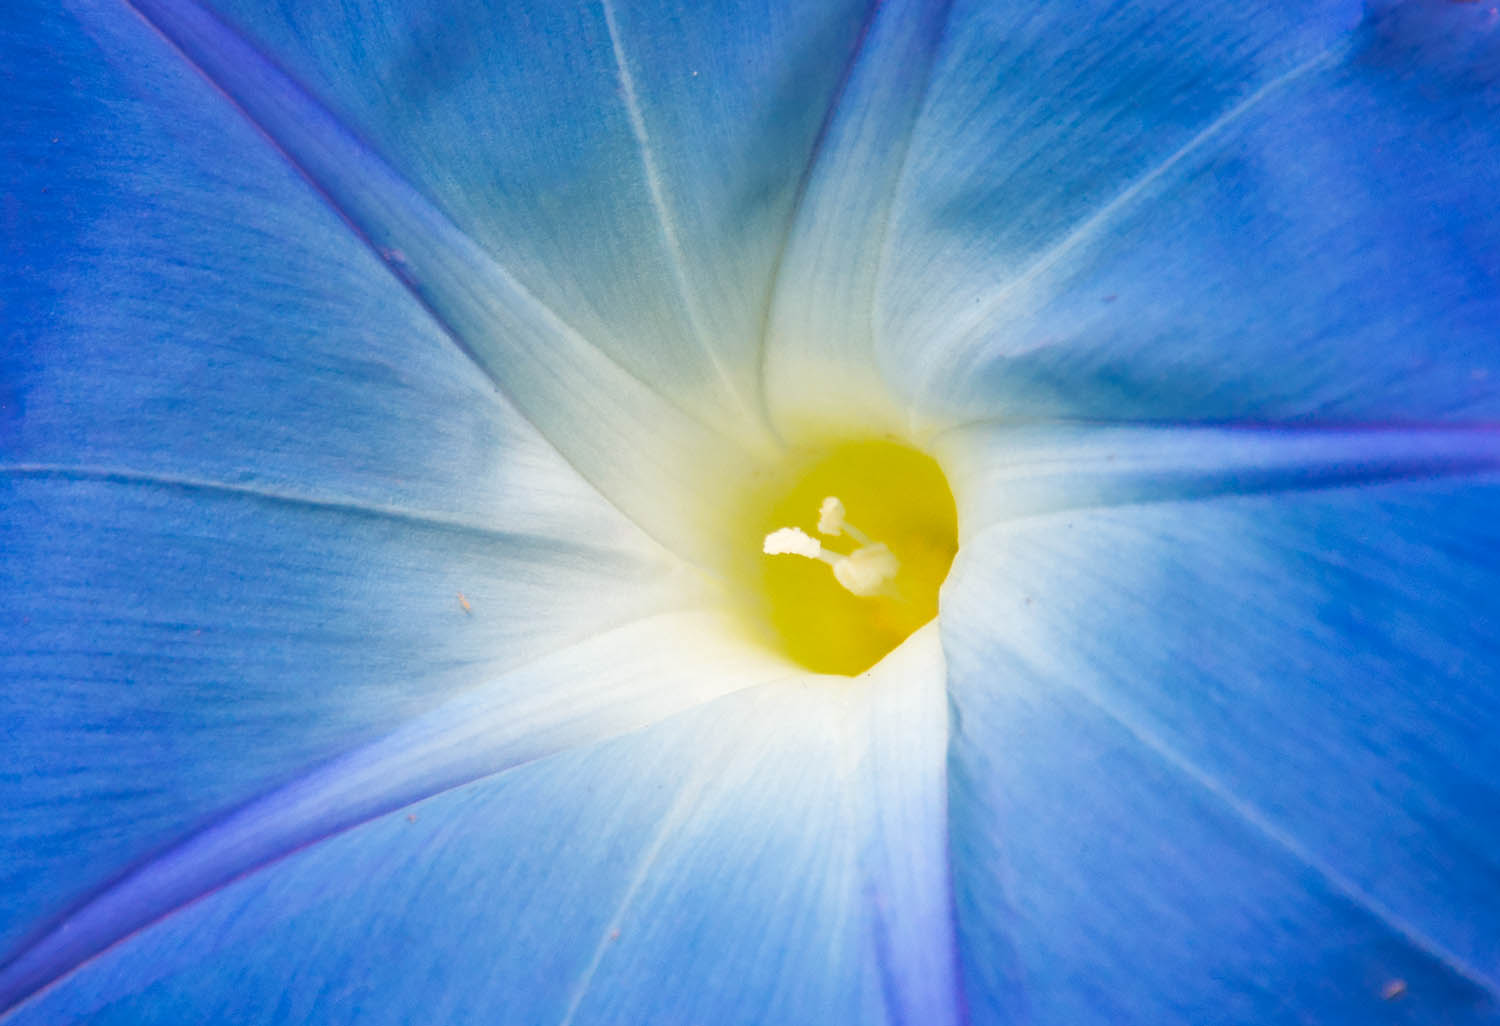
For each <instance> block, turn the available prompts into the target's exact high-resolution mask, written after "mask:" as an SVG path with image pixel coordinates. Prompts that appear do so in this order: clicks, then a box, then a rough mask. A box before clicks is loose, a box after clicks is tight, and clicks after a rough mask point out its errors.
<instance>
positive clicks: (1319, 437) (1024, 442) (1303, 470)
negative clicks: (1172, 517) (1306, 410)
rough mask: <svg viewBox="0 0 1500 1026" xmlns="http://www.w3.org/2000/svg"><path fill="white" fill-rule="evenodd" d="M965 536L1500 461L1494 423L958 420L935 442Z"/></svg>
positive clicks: (1455, 471) (1496, 466) (1486, 468)
mask: <svg viewBox="0 0 1500 1026" xmlns="http://www.w3.org/2000/svg"><path fill="white" fill-rule="evenodd" d="M933 445H934V448H935V450H936V452H937V453H938V454H939V456H940V458H941V459H942V461H943V464H944V466H945V467H947V468H948V469H949V473H950V479H951V480H952V481H953V482H954V486H955V497H956V498H957V500H958V503H959V524H960V528H961V531H962V534H963V539H964V543H965V544H968V542H969V541H970V540H972V538H973V537H974V536H975V535H976V534H978V533H979V532H980V531H983V530H985V529H986V528H988V527H992V526H994V525H996V524H1000V523H1004V522H1006V521H1011V520H1018V519H1021V518H1024V517H1033V516H1044V515H1047V514H1052V513H1059V512H1066V511H1069V510H1078V509H1089V508H1095V507H1101V506H1127V505H1138V504H1142V503H1151V502H1173V501H1180V500H1184V499H1196V498H1207V497H1211V496H1216V495H1250V494H1265V493H1273V492H1288V491H1311V490H1315V489H1322V488H1337V487H1348V486H1352V485H1361V484H1376V483H1379V482H1382V481H1394V480H1405V479H1412V478H1431V477H1446V476H1453V475H1462V474H1476V473H1486V472H1493V471H1497V470H1500V425H1487V424H1481V425H1472V426H1459V427H1357V426H1351V427H1306V426H1304V427H1298V426H1205V425H1178V424H1162V425H1145V424H1133V425H1132V424H1113V425H1111V424H1088V423H1082V424H1081V423H1070V422H1059V423H1052V424H1045V423H1044V424H1036V425H1028V426H1015V425H1005V424H998V423H997V424H983V425H975V426H970V427H964V428H957V429H954V430H951V431H948V432H946V433H944V434H942V435H939V436H937V437H936V439H934V441H933Z"/></svg>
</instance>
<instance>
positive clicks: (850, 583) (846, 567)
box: [833, 542, 901, 598]
mask: <svg viewBox="0 0 1500 1026" xmlns="http://www.w3.org/2000/svg"><path fill="white" fill-rule="evenodd" d="M900 570H901V564H900V562H898V561H897V559H896V557H895V556H894V555H892V553H891V550H890V549H888V548H886V547H885V545H884V544H882V543H880V542H876V543H875V544H874V545H866V546H865V547H863V548H860V549H855V550H854V552H853V553H852V554H850V555H848V556H846V557H844V558H843V559H841V560H839V561H838V562H837V563H835V564H833V576H834V577H836V578H838V582H839V583H840V584H842V585H843V586H844V587H845V589H847V590H848V591H851V592H853V593H854V594H856V595H858V596H859V597H860V598H869V597H871V596H872V595H878V594H879V593H880V592H881V591H882V590H883V589H884V588H885V586H886V584H887V583H888V582H889V581H890V580H891V578H893V577H895V576H896V574H897V573H898V572H899V571H900Z"/></svg>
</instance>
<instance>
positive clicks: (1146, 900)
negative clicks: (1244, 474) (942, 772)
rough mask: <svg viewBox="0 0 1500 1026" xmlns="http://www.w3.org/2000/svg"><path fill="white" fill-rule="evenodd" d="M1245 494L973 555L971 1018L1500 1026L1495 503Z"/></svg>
mask: <svg viewBox="0 0 1500 1026" xmlns="http://www.w3.org/2000/svg"><path fill="white" fill-rule="evenodd" d="M1228 491H1229V492H1230V493H1231V494H1221V495H1220V497H1218V498H1213V499H1206V500H1202V501H1197V502H1185V503H1184V502H1174V501H1156V500H1160V499H1162V498H1165V497H1166V496H1163V495H1161V494H1158V495H1157V496H1156V497H1155V500H1153V501H1150V502H1149V503H1148V504H1145V505H1123V506H1110V505H1105V506H1103V507H1099V506H1097V505H1095V504H1094V503H1084V504H1082V505H1083V506H1084V507H1088V506H1093V507H1094V508H1075V509H1073V510H1072V511H1067V507H1065V506H1064V507H1060V508H1061V509H1062V511H1060V512H1055V513H1052V514H1050V515H1038V516H1032V517H1028V518H1024V519H1020V520H1012V521H1009V522H1004V523H1001V524H999V525H998V526H995V527H992V528H991V529H990V530H988V531H986V532H983V533H981V534H980V535H979V536H978V537H977V538H972V539H970V541H969V542H968V544H966V546H965V548H964V550H963V551H962V553H961V554H960V557H959V561H958V563H957V564H956V566H955V569H954V576H953V578H952V579H951V580H950V582H949V584H948V586H947V589H946V591H945V595H944V602H945V605H944V613H943V634H944V643H945V649H946V651H947V654H948V658H949V664H950V672H951V679H950V687H951V692H952V697H953V704H954V715H955V726H954V735H953V754H952V760H951V764H950V765H951V772H952V774H953V783H954V790H953V796H952V803H951V806H950V814H951V816H952V820H953V823H952V830H953V834H954V837H955V845H956V847H955V854H954V857H955V876H956V883H955V889H956V894H957V899H958V908H959V923H960V926H959V936H960V941H961V943H960V951H961V953H962V956H963V959H964V962H963V967H964V973H965V976H964V979H965V985H966V988H967V993H968V995H969V998H970V1001H971V1004H972V1007H973V1010H974V1013H975V1019H976V1021H978V1022H1008V1021H1013V1020H1014V1018H1015V1017H1017V1016H1025V1017H1028V1018H1029V1019H1030V1021H1035V1022H1039V1023H1059V1024H1067V1026H1082V1024H1087V1023H1094V1022H1098V1023H1112V1022H1120V1021H1142V1022H1154V1023H1176V1022H1182V1023H1197V1022H1204V1021H1214V1022H1243V1023H1257V1024H1267V1023H1281V1022H1318V1023H1339V1022H1372V1021H1375V1022H1413V1023H1432V1022H1454V1023H1467V1022H1493V1021H1496V1019H1497V1018H1500V972H1497V969H1496V966H1500V930H1497V929H1496V926H1495V924H1496V923H1497V922H1500V897H1497V896H1500V861H1497V859H1496V856H1495V852H1496V850H1497V841H1500V835H1497V833H1496V829H1497V827H1496V824H1497V823H1500V789H1497V786H1496V781H1497V780H1500V749H1497V748H1496V746H1495V745H1494V744H1493V743H1492V741H1493V738H1494V737H1495V736H1496V732H1497V731H1500V706H1497V705H1496V701H1495V696H1496V695H1497V694H1500V680H1497V678H1496V667H1497V666H1500V648H1497V644H1496V639H1497V638H1500V630H1497V615H1500V607H1497V604H1496V598H1495V596H1496V595H1497V593H1500V591H1497V589H1500V559H1497V556H1496V553H1497V552H1500V534H1497V532H1500V519H1497V518H1496V517H1495V510H1496V509H1497V508H1500V480H1497V479H1496V477H1495V476H1494V475H1493V474H1490V475H1489V476H1482V475H1479V476H1476V474H1475V473H1474V472H1473V471H1472V470H1471V471H1469V472H1468V473H1467V474H1466V475H1465V476H1457V477H1449V478H1439V479H1435V480H1425V481H1393V482H1391V483H1389V484H1384V485H1374V484H1369V485H1366V486H1364V487H1361V488H1358V489H1349V488H1330V489H1327V490H1310V491H1288V492H1283V493H1281V494H1276V495H1269V496H1257V495H1234V494H1232V491H1233V490H1232V489H1230V490H1228ZM1127 501H1128V500H1127ZM1398 991H1399V993H1397V992H1398Z"/></svg>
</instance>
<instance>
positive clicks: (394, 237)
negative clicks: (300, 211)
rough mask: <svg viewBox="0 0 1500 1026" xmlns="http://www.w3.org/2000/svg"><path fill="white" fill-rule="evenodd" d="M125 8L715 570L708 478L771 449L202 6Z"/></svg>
mask: <svg viewBox="0 0 1500 1026" xmlns="http://www.w3.org/2000/svg"><path fill="white" fill-rule="evenodd" d="M130 3H131V7H132V9H133V10H135V11H136V12H137V13H138V14H139V15H140V16H141V17H142V18H143V19H144V20H145V21H146V22H147V24H149V25H150V26H151V27H152V28H154V29H155V30H156V31H157V32H158V33H160V34H161V35H162V36H163V37H164V39H166V41H167V42H168V43H169V44H170V45H171V46H172V47H173V48H174V49H176V50H177V51H178V52H179V53H181V54H182V56H183V58H184V59H185V60H187V61H188V62H189V63H191V64H192V65H193V66H194V67H195V68H197V69H198V70H199V72H200V73H202V74H203V75H204V76H205V77H206V78H208V80H209V81H211V82H212V83H213V84H214V85H215V86H216V87H217V88H218V89H219V90H220V91H221V92H223V93H224V95H225V96H226V97H227V98H228V100H229V101H230V102H231V103H233V104H234V105H235V106H236V107H237V108H238V109H239V110H241V111H242V112H243V113H244V114H245V116H246V117H247V118H249V119H250V120H251V121H252V122H253V123H254V124H255V125H256V126H257V127H258V128H259V129H260V130H261V131H262V132H263V133H264V134H265V136H266V137H267V139H268V140H269V141H270V143H271V144H272V145H274V146H275V147H276V148H277V149H279V150H280V151H281V152H282V153H283V154H284V155H285V156H286V158H287V159H288V160H289V161H290V162H291V163H292V164H293V166H295V167H296V168H297V169H298V170H299V172H301V173H302V174H303V175H304V176H305V177H306V178H307V179H308V181H309V182H310V184H311V185H312V186H313V188H315V189H317V190H318V191H319V192H320V193H322V194H323V195H324V197H325V198H326V199H327V201H328V202H329V203H330V204H331V205H332V207H333V208H334V210H335V211H337V212H338V214H339V215H340V216H341V217H342V218H343V219H344V220H345V221H346V222H347V223H348V224H349V226H350V228H351V229H352V230H353V231H355V232H356V233H357V234H358V235H359V236H360V237H361V238H362V239H364V241H365V242H366V243H367V244H368V245H369V246H371V247H372V248H373V249H374V250H375V252H376V253H377V255H379V256H380V258H381V259H382V261H383V262H384V263H385V265H386V266H387V267H388V268H389V269H390V270H391V272H392V273H393V274H395V275H396V276H397V277H398V278H399V279H400V280H401V281H402V283H403V284H404V285H406V287H407V288H408V289H409V290H410V291H411V292H412V294H413V295H414V296H415V297H416V298H417V299H418V300H419V301H420V302H421V303H422V304H423V305H424V306H425V307H426V308H427V309H428V310H429V312H430V313H431V314H432V315H433V317H434V318H435V319H436V320H437V321H438V322H439V323H440V324H441V325H442V327H443V328H444V330H445V332H446V333H447V334H448V335H449V337H450V338H452V339H453V341H454V343H455V344H456V345H458V346H460V347H461V348H462V349H463V350H464V351H465V352H466V354H467V355H469V357H470V358H471V359H473V360H474V362H475V363H476V364H478V365H479V367H480V368H481V369H482V370H483V371H484V372H485V373H486V375H488V376H489V377H490V379H491V380H492V381H494V382H495V384H496V386H497V387H498V388H499V389H500V391H501V392H503V393H504V394H505V396H506V397H507V398H508V399H509V400H510V402H511V403H512V404H513V405H514V406H515V407H516V409H517V410H519V411H520V412H521V414H522V415H523V416H524V417H526V419H527V420H529V421H530V422H531V423H532V424H533V425H534V426H535V427H536V428H537V430H538V431H540V432H541V434H542V435H543V437H544V438H546V439H547V441H548V442H549V443H550V444H551V445H552V446H553V447H554V448H555V449H556V450H557V451H558V452H559V453H560V454H561V455H562V456H563V458H564V459H566V460H567V461H568V462H569V463H571V464H572V465H573V466H574V467H575V468H576V469H577V470H578V471H579V473H580V474H582V475H583V476H584V478H585V479H586V480H588V481H589V482H590V483H591V484H593V485H594V487H596V488H598V489H599V491H600V492H601V493H602V494H603V495H604V496H605V497H606V498H608V499H609V500H610V501H611V502H613V503H614V504H615V505H617V506H618V507H619V508H620V509H621V510H622V511H624V512H625V513H626V515H627V516H629V517H630V518H631V519H632V520H634V521H635V522H636V523H637V524H639V525H640V526H641V527H642V528H644V529H645V530H646V531H647V532H648V533H650V534H652V535H653V536H655V537H656V538H657V539H658V540H660V541H663V542H665V543H667V544H669V545H671V546H672V547H673V548H674V549H676V550H678V551H679V552H684V550H685V549H688V550H692V551H691V554H690V556H689V558H693V559H696V560H698V561H700V562H704V563H712V562H713V559H714V556H713V554H714V552H715V551H716V549H717V546H716V545H715V543H714V541H713V540H711V539H713V538H714V534H715V532H714V529H713V526H712V525H713V523H714V518H713V517H712V516H711V515H710V514H709V512H708V511H707V510H704V509H699V508H689V507H693V506H694V505H695V502H694V500H695V499H702V498H704V497H706V496H707V494H708V493H710V492H713V491H714V489H712V488H704V487H702V483H703V479H704V478H705V477H707V476H708V475H711V474H714V473H715V472H716V468H722V467H723V466H724V464H726V463H734V464H738V465H741V466H743V465H745V464H750V465H754V464H755V463H756V462H758V459H759V458H761V457H762V456H764V455H765V454H766V452H768V451H769V450H768V448H767V445H768V443H767V441H766V440H764V439H751V438H748V437H735V438H731V437H728V436H726V435H725V434H723V433H722V432H720V431H718V430H716V429H715V428H714V427H712V426H709V425H705V424H703V423H702V422H701V421H700V420H698V419H697V418H695V417H694V416H692V415H691V414H689V413H687V412H686V411H684V410H683V409H682V408H681V407H680V406H678V405H677V404H676V403H674V402H673V401H672V400H670V399H669V398H667V397H665V396H663V395H661V394H660V393H659V392H657V391H656V390H654V389H652V388H651V387H650V386H649V385H647V384H645V383H644V382H642V381H641V380H640V379H638V378H636V377H635V376H634V375H632V374H631V373H630V372H628V371H627V370H625V369H624V368H623V367H622V366H620V365H619V364H618V363H616V362H615V361H614V360H612V359H611V358H610V357H609V356H608V355H607V354H605V353H604V352H603V351H602V350H601V349H599V348H598V347H596V346H594V345H593V344H591V343H590V342H589V340H587V339H585V338H584V337H583V336H582V335H580V334H579V333H578V332H577V331H576V330H575V329H573V328H572V327H571V326H570V325H569V324H568V322H567V321H566V320H565V319H564V318H562V317H561V316H560V315H559V314H558V313H557V312H556V311H553V310H551V309H550V308H548V307H546V306H545V305H543V304H542V303H541V301H540V300H539V299H538V298H537V297H536V296H535V295H534V294H533V293H532V292H531V291H529V290H528V289H526V288H525V287H524V286H523V285H522V284H521V283H520V282H519V281H517V280H516V279H515V278H514V277H513V276H512V275H511V274H510V273H509V272H507V271H506V270H505V269H504V268H503V267H501V266H499V265H498V264H496V263H495V261H494V260H493V259H492V258H490V257H489V256H488V255H487V254H486V253H485V252H484V251H483V250H482V249H481V248H480V247H479V246H478V245H477V244H476V243H475V242H474V241H473V240H472V239H471V238H469V237H468V236H467V235H465V234H464V233H463V232H462V231H461V230H460V229H459V228H458V227H457V226H456V225H454V224H453V223H452V222H451V221H450V220H448V219H447V218H446V217H445V216H444V215H443V214H442V213H441V212H440V211H439V210H437V209H436V208H435V207H434V206H433V205H432V204H431V203H430V202H429V201H427V200H426V198H425V197H423V196H422V195H421V194H420V193H419V192H418V191H417V190H416V189H415V188H414V187H413V186H412V185H411V184H410V183H409V182H407V181H406V180H405V179H403V178H402V177H400V176H399V175H398V174H397V172H396V171H395V170H394V168H392V167H391V166H390V165H389V164H387V163H386V162H385V161H384V160H383V159H382V158H380V157H379V156H378V155H377V154H375V153H373V152H372V151H371V150H370V149H369V148H368V147H367V146H365V145H364V144H363V143H362V142H361V141H360V140H359V139H358V138H357V137H355V136H354V135H353V134H352V133H351V132H350V131H349V130H348V129H347V128H346V127H344V126H343V125H342V124H340V123H339V122H338V121H337V120H336V119H335V118H334V116H333V115H332V113H331V112H330V111H328V110H327V109H325V108H324V107H322V106H321V105H320V104H319V103H318V102H317V101H316V100H314V99H313V98H312V97H311V96H310V95H309V94H307V93H306V91H305V90H303V89H302V88H301V87H300V86H299V85H298V84H297V83H296V82H294V81H293V80H292V79H291V78H290V77H289V76H288V75H286V73H285V72H283V71H281V70H280V69H279V68H276V67H275V66H274V65H272V64H271V63H270V61H269V60H268V59H267V58H265V57H264V56H263V55H261V54H260V53H259V52H257V51H256V50H255V48H254V47H253V46H251V44H250V43H249V42H248V41H246V40H245V39H243V38H242V37H240V36H239V35H238V34H237V33H236V32H235V31H234V30H233V29H231V28H230V27H229V26H228V25H226V24H224V23H223V22H221V21H219V20H218V19H217V18H216V17H214V16H213V15H212V14H210V13H208V12H207V11H206V10H204V9H203V8H201V7H200V6H199V5H198V4H197V3H195V2H194V0H130ZM585 410H586V411H587V413H586V415H585V414H584V411H585ZM579 424H582V425H585V429H584V430H583V431H579V430H577V425H579ZM647 439H650V444H651V448H652V450H653V455H654V456H655V458H654V459H649V460H645V459H643V460H632V461H629V466H628V467H626V466H622V465H621V463H622V461H621V460H619V459H618V452H619V447H620V445H621V443H622V440H623V441H624V443H625V444H627V445H628V444H630V442H632V441H634V442H636V443H639V444H644V443H645V441H646V440H647ZM726 456H729V457H731V458H729V459H726V458H725V457H726ZM718 472H719V473H726V471H723V470H718ZM666 495H670V496H673V497H675V498H679V499H681V500H682V501H679V502H669V501H665V500H664V499H663V496H666ZM705 532H707V534H706V536H705ZM684 554H687V553H686V552H684Z"/></svg>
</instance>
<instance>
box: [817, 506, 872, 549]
mask: <svg viewBox="0 0 1500 1026" xmlns="http://www.w3.org/2000/svg"><path fill="white" fill-rule="evenodd" d="M818 532H819V533H820V534H826V535H829V536H830V537H833V536H836V535H840V534H847V535H848V536H849V537H851V538H853V539H854V540H855V541H856V542H857V543H859V544H860V545H873V544H874V542H872V541H871V540H870V536H869V535H868V534H865V532H863V531H861V530H860V529H859V528H857V527H855V526H854V525H853V524H851V523H849V521H847V520H845V519H844V503H843V501H842V500H840V499H839V497H838V496H837V495H830V496H828V498H826V499H824V500H823V504H822V505H821V506H819V507H818Z"/></svg>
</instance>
